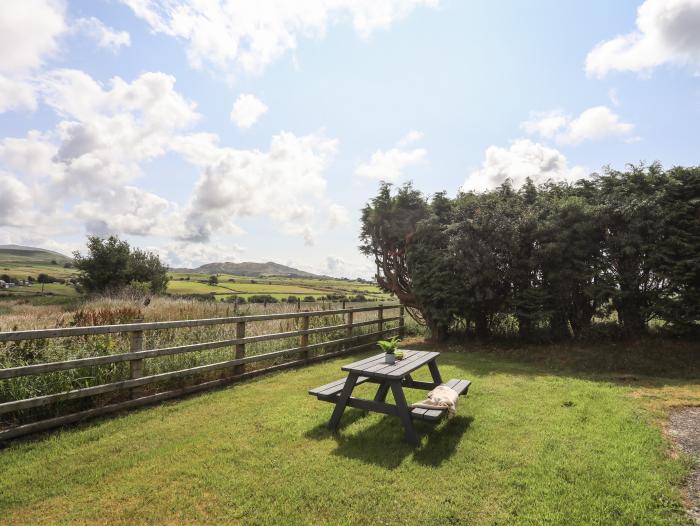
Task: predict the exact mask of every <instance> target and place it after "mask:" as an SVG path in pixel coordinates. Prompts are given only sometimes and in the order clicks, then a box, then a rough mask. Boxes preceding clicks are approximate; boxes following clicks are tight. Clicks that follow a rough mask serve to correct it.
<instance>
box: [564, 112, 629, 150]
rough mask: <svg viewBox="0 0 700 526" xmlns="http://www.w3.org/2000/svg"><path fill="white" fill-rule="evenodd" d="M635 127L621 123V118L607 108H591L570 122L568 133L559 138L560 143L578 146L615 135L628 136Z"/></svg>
mask: <svg viewBox="0 0 700 526" xmlns="http://www.w3.org/2000/svg"><path fill="white" fill-rule="evenodd" d="M633 128H634V126H633V125H632V124H629V123H626V122H620V117H619V116H618V115H617V114H615V113H614V112H612V111H611V110H610V108H608V107H606V106H596V107H594V108H589V109H587V110H586V111H584V112H583V113H581V115H579V116H578V117H576V118H575V119H574V120H572V121H571V122H569V124H568V126H567V129H566V131H565V132H564V133H563V134H562V135H561V136H559V137H558V140H559V142H562V143H565V144H578V143H580V142H583V141H595V140H600V139H604V138H605V137H609V136H613V135H626V134H628V133H629V132H631V131H632V129H633Z"/></svg>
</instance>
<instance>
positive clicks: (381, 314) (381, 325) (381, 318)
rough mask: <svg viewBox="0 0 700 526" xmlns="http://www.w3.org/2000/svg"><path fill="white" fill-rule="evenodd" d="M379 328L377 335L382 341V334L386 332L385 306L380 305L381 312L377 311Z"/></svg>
mask: <svg viewBox="0 0 700 526" xmlns="http://www.w3.org/2000/svg"><path fill="white" fill-rule="evenodd" d="M377 320H378V321H377V326H378V327H379V333H380V334H378V335H377V339H378V340H381V339H382V334H381V332H382V331H383V330H384V305H382V304H380V305H379V310H378V311H377Z"/></svg>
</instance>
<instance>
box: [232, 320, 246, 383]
mask: <svg viewBox="0 0 700 526" xmlns="http://www.w3.org/2000/svg"><path fill="white" fill-rule="evenodd" d="M240 338H245V321H237V322H236V339H240ZM235 358H236V359H239V358H245V343H237V344H236V356H235ZM244 372H245V364H244V363H242V364H239V365H236V367H234V368H233V374H243V373H244Z"/></svg>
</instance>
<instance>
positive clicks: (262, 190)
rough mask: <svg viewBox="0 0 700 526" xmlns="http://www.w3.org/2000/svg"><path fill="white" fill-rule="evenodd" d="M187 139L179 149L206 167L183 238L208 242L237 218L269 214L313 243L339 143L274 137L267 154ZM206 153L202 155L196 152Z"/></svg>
mask: <svg viewBox="0 0 700 526" xmlns="http://www.w3.org/2000/svg"><path fill="white" fill-rule="evenodd" d="M190 137H191V138H192V140H193V144H189V141H188V140H187V137H181V138H180V139H179V140H178V141H177V142H176V143H175V144H174V147H175V148H176V149H178V150H179V151H181V152H182V153H183V155H184V156H185V157H186V158H187V159H188V160H190V162H194V163H195V164H198V165H200V166H202V168H203V171H202V174H201V175H200V178H199V180H198V182H197V184H196V186H195V190H194V196H193V198H192V200H191V202H190V203H189V205H188V207H187V215H186V219H185V228H186V231H187V232H186V234H185V235H184V236H183V238H185V239H188V240H190V241H198V242H204V241H207V240H209V239H210V237H211V236H212V235H213V234H215V233H217V232H230V229H231V228H232V227H233V228H235V227H234V225H233V224H232V221H233V220H234V219H235V218H240V217H246V216H264V217H269V218H270V219H272V220H273V221H274V222H275V223H276V224H277V225H278V226H279V227H280V228H281V230H282V231H283V232H285V233H288V234H291V235H300V236H302V237H303V238H304V240H305V241H306V242H307V243H308V244H311V243H312V242H313V224H314V222H315V213H316V210H317V209H318V207H319V201H320V200H321V198H322V197H323V195H324V193H325V189H326V178H325V170H326V168H327V166H328V164H329V162H330V160H331V159H332V157H333V156H334V155H335V152H336V148H337V141H335V140H332V139H327V138H325V137H323V136H322V135H316V134H314V135H306V136H302V137H299V136H296V135H294V134H292V133H287V132H282V133H280V134H278V135H275V136H273V138H272V141H271V144H270V149H269V151H267V152H262V151H259V150H236V149H233V148H219V147H218V146H217V145H216V144H215V142H213V140H212V139H213V137H211V136H209V137H206V136H205V137H203V136H202V135H200V134H195V135H192V136H190ZM197 153H201V154H203V155H202V157H201V158H197V157H196V154H197Z"/></svg>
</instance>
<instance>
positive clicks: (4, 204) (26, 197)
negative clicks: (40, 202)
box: [0, 171, 32, 226]
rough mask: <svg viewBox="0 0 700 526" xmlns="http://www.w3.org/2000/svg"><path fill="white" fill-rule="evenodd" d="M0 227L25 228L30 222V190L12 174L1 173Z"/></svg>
mask: <svg viewBox="0 0 700 526" xmlns="http://www.w3.org/2000/svg"><path fill="white" fill-rule="evenodd" d="M0 189H2V191H0V226H25V225H28V224H29V222H30V220H29V218H28V211H29V210H31V209H32V195H31V192H30V190H29V188H28V187H27V186H26V185H25V184H24V183H22V182H21V181H19V180H18V179H16V178H15V177H13V176H12V175H11V174H9V173H6V172H1V171H0Z"/></svg>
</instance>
